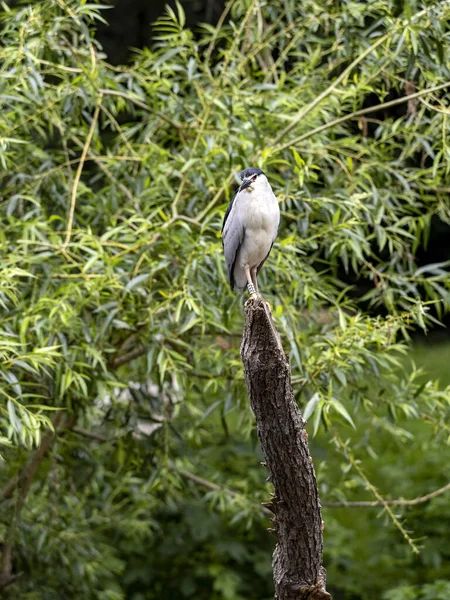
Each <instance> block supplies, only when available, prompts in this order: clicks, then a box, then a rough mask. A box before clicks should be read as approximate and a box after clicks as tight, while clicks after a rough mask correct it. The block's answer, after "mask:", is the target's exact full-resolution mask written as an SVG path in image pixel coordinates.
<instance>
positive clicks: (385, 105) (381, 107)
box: [273, 81, 450, 152]
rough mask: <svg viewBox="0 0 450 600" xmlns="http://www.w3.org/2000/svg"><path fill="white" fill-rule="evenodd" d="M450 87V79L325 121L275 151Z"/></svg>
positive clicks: (275, 149)
mask: <svg viewBox="0 0 450 600" xmlns="http://www.w3.org/2000/svg"><path fill="white" fill-rule="evenodd" d="M448 87H450V81H447V82H445V83H441V84H440V85H436V86H434V87H431V88H427V89H425V90H421V91H420V92H416V93H415V94H409V96H403V97H402V98H396V99H395V100H389V102H383V103H382V104H376V105H375V106H369V107H367V108H362V109H361V110H357V111H355V112H352V113H350V114H348V115H344V116H343V117H339V118H337V119H334V120H333V121H329V122H328V123H324V124H323V125H320V127H316V128H315V129H312V130H311V131H307V132H306V133H304V134H302V135H299V136H298V137H296V138H294V139H292V140H290V141H288V142H286V143H284V144H281V145H279V146H275V147H274V149H273V150H274V152H281V151H282V150H286V148H290V147H291V146H294V145H296V144H299V143H300V142H302V141H303V140H306V139H308V138H310V137H312V136H314V135H316V133H320V132H321V131H324V130H325V129H329V128H330V127H334V126H335V125H339V124H340V123H345V121H350V120H351V119H356V118H357V117H362V116H363V115H367V114H369V113H372V112H377V111H378V110H384V109H385V108H390V107H391V106H396V105H397V104H403V103H404V102H410V101H411V100H413V99H414V98H420V97H421V96H425V95H426V94H431V93H433V92H437V91H438V90H444V89H445V88H448Z"/></svg>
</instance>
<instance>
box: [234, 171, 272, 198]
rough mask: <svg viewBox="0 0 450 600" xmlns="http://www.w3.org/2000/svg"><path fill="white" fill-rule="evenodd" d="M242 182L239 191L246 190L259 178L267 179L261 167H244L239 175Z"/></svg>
mask: <svg viewBox="0 0 450 600" xmlns="http://www.w3.org/2000/svg"><path fill="white" fill-rule="evenodd" d="M239 176H240V178H241V180H242V183H241V185H240V187H239V191H240V192H241V191H242V190H245V189H246V188H248V187H250V186H252V185H253V184H254V183H255V182H256V181H258V179H266V176H265V175H264V172H263V171H261V169H256V168H255V167H248V169H244V170H243V171H242V172H241V174H240V175H239Z"/></svg>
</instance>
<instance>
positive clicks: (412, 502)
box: [323, 483, 450, 508]
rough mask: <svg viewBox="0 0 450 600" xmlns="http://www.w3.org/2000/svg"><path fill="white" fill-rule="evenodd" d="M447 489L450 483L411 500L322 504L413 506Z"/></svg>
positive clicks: (342, 505) (339, 505)
mask: <svg viewBox="0 0 450 600" xmlns="http://www.w3.org/2000/svg"><path fill="white" fill-rule="evenodd" d="M448 491H450V483H447V485H444V487H441V488H439V489H438V490H434V492H430V493H429V494H425V496H419V497H418V498H413V499H412V500H383V502H380V501H378V500H373V501H370V500H369V501H366V500H360V501H357V502H345V501H343V502H325V503H324V504H323V506H326V507H327V508H347V507H348V508H351V507H355V508H370V507H372V506H384V505H386V504H387V505H388V506H415V505H416V504H422V503H423V502H428V500H431V499H432V498H436V496H440V495H441V494H445V492H448Z"/></svg>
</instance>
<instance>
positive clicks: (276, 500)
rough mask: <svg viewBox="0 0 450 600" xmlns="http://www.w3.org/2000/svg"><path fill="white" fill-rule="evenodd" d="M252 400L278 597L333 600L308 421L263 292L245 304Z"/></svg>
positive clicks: (243, 352) (245, 353) (244, 342)
mask: <svg viewBox="0 0 450 600" xmlns="http://www.w3.org/2000/svg"><path fill="white" fill-rule="evenodd" d="M241 357H242V362H243V363H244V373H245V381H246V383H247V389H248V395H249V399H250V405H251V407H252V410H253V412H254V414H255V418H256V424H257V428H258V436H259V440H260V442H261V447H262V451H263V453H264V456H265V460H266V464H267V468H268V469H269V473H270V475H269V481H270V482H271V483H272V484H273V486H274V488H275V489H274V492H275V493H274V496H273V498H272V499H271V502H270V503H268V504H266V505H265V506H266V507H267V508H269V509H270V510H271V511H272V512H273V513H274V518H273V524H274V525H273V527H274V533H275V534H276V536H277V545H276V547H275V551H274V553H273V559H272V567H273V576H274V584H275V600H331V596H330V594H329V593H328V592H327V591H326V590H325V577H326V572H325V569H324V568H323V566H322V548H323V541H322V527H323V524H322V517H321V512H320V501H319V495H318V491H317V482H316V476H315V473H314V467H313V463H312V459H311V456H310V455H309V450H308V434H307V433H306V431H305V430H304V424H305V421H304V420H303V418H302V415H301V413H300V411H299V409H298V407H297V404H296V402H295V399H294V394H293V392H292V386H291V370H290V365H289V360H288V358H287V357H286V355H285V353H284V351H283V347H282V345H281V341H280V337H279V335H278V333H277V331H276V329H275V327H274V324H273V321H272V317H271V314H270V310H269V308H268V306H267V304H266V303H265V302H264V300H263V299H262V298H256V299H253V298H252V299H250V300H249V301H248V302H247V303H246V306H245V326H244V334H243V338H242V344H241Z"/></svg>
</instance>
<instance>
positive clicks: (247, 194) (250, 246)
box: [222, 167, 280, 296]
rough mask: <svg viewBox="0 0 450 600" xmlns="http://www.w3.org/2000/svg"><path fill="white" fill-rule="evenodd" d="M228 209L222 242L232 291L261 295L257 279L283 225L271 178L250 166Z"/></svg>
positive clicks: (244, 172) (242, 175)
mask: <svg viewBox="0 0 450 600" xmlns="http://www.w3.org/2000/svg"><path fill="white" fill-rule="evenodd" d="M240 177H241V180H242V183H241V185H240V187H239V189H238V190H237V192H236V193H235V195H234V197H233V199H232V200H231V203H230V206H229V207H228V208H227V212H226V213H225V217H224V219H223V226H222V241H223V249H224V252H225V260H226V262H227V269H228V278H229V280H230V285H231V289H233V290H234V289H237V290H239V291H243V290H244V289H245V287H246V286H247V289H248V291H249V292H250V294H252V296H254V295H256V294H258V293H259V291H258V282H257V281H256V276H257V275H258V273H259V270H260V269H261V267H262V266H263V264H264V261H265V260H266V258H267V257H268V256H269V254H270V251H271V249H272V246H273V243H274V241H275V238H276V237H277V232H278V225H279V223H280V209H279V207H278V201H277V199H276V198H275V194H274V193H273V191H272V188H271V187H270V183H269V182H268V180H267V177H266V176H265V175H264V173H263V172H262V171H261V169H255V168H253V167H250V168H248V169H244V171H242V173H241V174H240Z"/></svg>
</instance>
